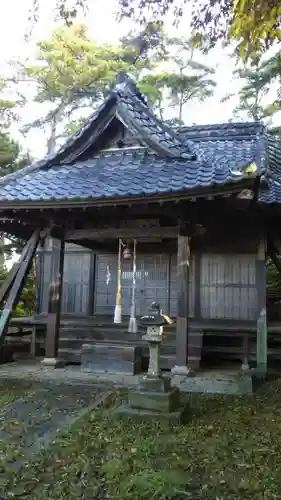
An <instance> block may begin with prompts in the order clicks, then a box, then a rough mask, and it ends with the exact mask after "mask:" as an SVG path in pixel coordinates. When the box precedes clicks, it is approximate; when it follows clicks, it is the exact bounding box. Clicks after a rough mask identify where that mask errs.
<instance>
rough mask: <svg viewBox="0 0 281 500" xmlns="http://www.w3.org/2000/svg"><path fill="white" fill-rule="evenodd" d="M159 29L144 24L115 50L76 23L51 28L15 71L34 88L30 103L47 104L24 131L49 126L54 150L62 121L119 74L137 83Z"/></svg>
mask: <svg viewBox="0 0 281 500" xmlns="http://www.w3.org/2000/svg"><path fill="white" fill-rule="evenodd" d="M160 29H161V26H159V27H158V26H154V25H152V24H151V23H150V24H149V25H148V26H146V27H145V28H144V29H142V31H141V34H140V35H139V36H138V37H137V36H135V35H134V33H130V34H129V35H128V37H127V39H124V40H122V41H121V43H120V44H119V45H116V46H113V45H106V44H103V45H100V44H98V43H97V42H96V41H95V40H92V39H90V38H89V36H88V32H87V27H86V26H84V25H81V24H73V25H72V26H70V27H65V26H64V27H60V28H58V29H56V30H55V31H54V32H53V34H52V36H51V38H50V39H49V40H43V41H41V42H39V44H38V54H37V59H36V61H35V62H34V61H29V62H27V63H26V64H25V65H24V66H22V67H21V72H22V78H25V79H27V80H31V81H34V82H36V84H37V94H36V97H35V101H36V102H38V103H43V102H44V103H48V104H49V106H50V111H49V112H48V113H47V114H46V115H45V116H43V117H42V118H40V119H38V120H36V121H34V122H32V123H31V124H28V125H27V126H25V128H24V131H28V129H29V128H30V127H35V126H36V127H46V126H47V127H49V137H48V141H47V142H48V143H47V149H48V152H50V151H52V150H54V149H55V146H56V141H57V140H58V138H59V137H60V135H62V136H63V137H65V126H66V125H67V123H69V122H70V121H72V120H73V119H76V118H78V119H80V117H81V114H82V113H83V110H84V109H88V108H89V107H91V108H93V107H94V106H95V105H96V104H97V103H99V102H100V101H101V100H102V99H103V97H104V95H105V93H106V91H107V89H108V87H109V86H110V84H111V83H112V81H114V79H115V77H116V75H117V73H118V72H119V71H130V72H133V74H134V75H135V76H136V77H137V78H138V79H139V77H140V74H141V71H142V70H143V69H144V68H145V69H146V70H149V69H150V68H151V67H152V65H153V60H154V55H155V52H156V49H157V45H158V43H159V42H158V41H159V40H160V35H159V32H160ZM139 42H141V43H139ZM152 52H153V54H152ZM152 56H153V57H152ZM77 114H78V115H79V114H80V116H77Z"/></svg>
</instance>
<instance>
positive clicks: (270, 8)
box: [85, 0, 281, 59]
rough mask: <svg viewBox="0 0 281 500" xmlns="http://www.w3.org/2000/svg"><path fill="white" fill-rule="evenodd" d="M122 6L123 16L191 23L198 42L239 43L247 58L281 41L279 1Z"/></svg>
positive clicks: (135, 0) (127, 2) (171, 0)
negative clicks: (164, 18) (172, 18)
mask: <svg viewBox="0 0 281 500" xmlns="http://www.w3.org/2000/svg"><path fill="white" fill-rule="evenodd" d="M85 3H86V0H85ZM119 4H120V16H121V17H124V16H125V17H134V18H135V19H136V20H138V21H140V22H147V20H148V19H153V20H154V21H155V20H159V19H163V17H165V16H167V14H170V15H172V16H173V17H174V20H175V22H179V21H181V22H186V23H188V24H189V23H190V24H191V27H192V29H193V30H194V33H195V35H196V37H197V39H198V40H200V39H201V38H202V37H203V38H205V39H206V38H207V39H208V41H209V44H208V45H209V47H213V46H214V45H215V44H216V43H217V42H218V41H220V40H223V41H224V42H229V41H232V42H235V43H236V49H237V52H238V53H239V55H240V56H241V57H242V58H243V59H247V58H249V57H251V56H255V55H257V54H259V53H261V52H264V51H265V50H266V49H267V48H268V47H269V46H271V45H272V44H273V43H274V42H276V41H279V40H280V39H281V30H280V25H281V4H280V2H279V1H276V0H275V1H272V2H270V1H268V0H202V1H200V2H198V0H119Z"/></svg>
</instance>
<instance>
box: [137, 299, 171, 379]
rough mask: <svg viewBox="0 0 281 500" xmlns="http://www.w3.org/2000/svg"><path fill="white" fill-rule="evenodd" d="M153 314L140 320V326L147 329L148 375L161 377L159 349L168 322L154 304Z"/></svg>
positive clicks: (152, 306) (144, 337) (145, 337)
mask: <svg viewBox="0 0 281 500" xmlns="http://www.w3.org/2000/svg"><path fill="white" fill-rule="evenodd" d="M150 311H151V314H148V315H147V316H142V318H140V325H141V326H144V327H146V335H143V337H142V338H143V340H146V341H147V343H148V347H149V366H148V371H147V374H148V375H149V376H152V377H160V374H161V370H160V357H159V349H160V344H161V342H162V340H163V326H164V325H166V323H167V321H166V320H165V319H164V317H163V316H162V315H161V314H160V306H159V304H157V303H156V302H153V303H152V305H151V308H150Z"/></svg>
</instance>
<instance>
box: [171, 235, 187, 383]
mask: <svg viewBox="0 0 281 500" xmlns="http://www.w3.org/2000/svg"><path fill="white" fill-rule="evenodd" d="M177 267H178V271H177V281H178V316H177V332H176V366H174V368H172V373H173V374H175V375H189V373H190V369H189V367H188V337H189V273H190V238H189V236H188V235H187V232H186V230H183V229H181V231H180V234H179V235H178V262H177Z"/></svg>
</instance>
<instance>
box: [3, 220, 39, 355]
mask: <svg viewBox="0 0 281 500" xmlns="http://www.w3.org/2000/svg"><path fill="white" fill-rule="evenodd" d="M39 240H40V229H36V230H35V231H34V233H33V234H32V236H31V238H30V240H29V241H28V243H27V250H26V248H25V249H24V252H23V253H24V255H23V256H22V259H21V262H20V266H19V267H18V269H17V271H16V272H15V276H14V279H13V282H12V284H11V286H10V287H9V294H8V296H7V300H6V303H5V305H4V309H3V310H2V314H1V317H0V346H2V345H3V342H4V340H5V335H6V333H7V329H8V326H9V320H10V317H11V314H12V312H13V310H14V308H15V307H16V305H17V303H18V300H19V297H20V294H21V291H22V289H23V287H24V284H25V280H26V277H27V275H28V273H29V271H30V268H31V266H32V260H33V257H34V255H35V252H36V250H37V246H38V243H39ZM6 295H7V294H6Z"/></svg>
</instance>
